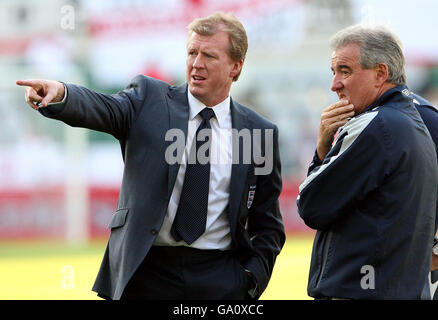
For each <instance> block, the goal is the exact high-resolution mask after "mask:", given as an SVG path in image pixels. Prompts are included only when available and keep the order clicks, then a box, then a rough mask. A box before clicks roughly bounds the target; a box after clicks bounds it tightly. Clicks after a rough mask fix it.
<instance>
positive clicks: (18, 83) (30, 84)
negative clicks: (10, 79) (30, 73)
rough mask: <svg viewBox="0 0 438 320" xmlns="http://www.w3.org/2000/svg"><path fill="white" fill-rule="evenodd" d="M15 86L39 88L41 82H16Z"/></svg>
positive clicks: (30, 80)
mask: <svg viewBox="0 0 438 320" xmlns="http://www.w3.org/2000/svg"><path fill="white" fill-rule="evenodd" d="M15 83H16V84H17V85H19V86H27V87H36V86H41V85H42V84H41V81H39V80H32V79H28V80H17V81H16V82H15Z"/></svg>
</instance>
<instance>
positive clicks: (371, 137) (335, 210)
mask: <svg viewBox="0 0 438 320" xmlns="http://www.w3.org/2000/svg"><path fill="white" fill-rule="evenodd" d="M387 137H388V135H387V134H385V133H384V130H383V124H382V123H381V120H380V118H379V117H378V116H377V112H370V113H367V114H363V115H362V116H360V117H358V118H357V119H353V120H350V122H349V123H347V125H345V126H344V128H343V129H342V130H341V131H340V133H339V135H338V136H337V138H336V140H335V142H334V145H333V147H332V149H331V150H330V152H329V153H328V154H327V156H326V158H325V159H324V160H323V162H322V163H321V164H320V165H319V166H317V167H315V168H314V169H313V171H311V172H310V173H309V175H308V176H307V178H306V179H305V180H304V182H303V183H302V184H301V185H300V192H299V195H298V198H297V206H298V213H299V215H300V216H301V218H302V219H303V220H304V222H305V223H306V224H307V225H308V226H309V227H310V228H313V229H318V230H325V229H328V228H329V227H330V226H331V225H332V224H333V223H335V222H336V221H337V220H338V219H340V218H341V217H342V216H344V215H345V214H348V212H349V211H350V209H351V207H352V206H354V205H355V203H357V201H359V200H361V199H363V198H364V197H365V196H366V195H367V193H369V192H371V191H372V190H374V189H375V188H377V187H378V186H379V185H380V184H381V183H382V181H383V179H384V178H385V176H386V175H388V174H389V171H390V166H391V164H390V154H389V142H388V141H387V140H386V138H387Z"/></svg>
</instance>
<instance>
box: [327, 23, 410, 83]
mask: <svg viewBox="0 0 438 320" xmlns="http://www.w3.org/2000/svg"><path fill="white" fill-rule="evenodd" d="M350 43H357V44H359V46H360V54H359V63H360V65H361V66H362V68H364V69H372V68H374V67H376V66H377V65H378V64H379V63H384V64H386V65H387V66H388V70H389V77H388V80H387V81H388V82H390V83H393V84H395V85H405V84H406V71H405V58H404V55H403V48H402V44H401V41H400V39H399V38H398V37H397V36H396V35H395V34H394V33H393V32H391V31H390V30H389V29H388V28H386V27H385V26H383V25H365V24H357V25H353V26H350V27H347V28H345V29H342V30H340V31H338V32H337V33H336V34H335V35H334V36H333V37H332V38H331V40H330V45H331V47H332V49H333V50H334V51H336V50H338V49H341V48H343V47H345V46H346V45H348V44H350Z"/></svg>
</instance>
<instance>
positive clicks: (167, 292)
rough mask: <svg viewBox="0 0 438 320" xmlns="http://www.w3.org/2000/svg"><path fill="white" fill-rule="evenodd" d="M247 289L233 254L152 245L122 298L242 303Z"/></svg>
mask: <svg viewBox="0 0 438 320" xmlns="http://www.w3.org/2000/svg"><path fill="white" fill-rule="evenodd" d="M248 286H249V277H248V275H247V274H246V272H245V269H244V268H243V266H242V265H241V264H240V263H239V261H238V260H237V259H236V257H235V256H234V255H233V253H232V251H221V250H199V249H195V248H190V247H185V246H179V247H161V246H153V247H152V248H151V249H150V250H149V252H148V254H147V255H146V258H145V259H144V260H143V262H142V263H141V265H140V267H139V268H138V269H137V271H136V272H135V273H134V275H133V276H132V278H131V279H130V280H129V282H128V284H127V286H126V288H125V290H124V292H123V295H122V297H121V299H122V300H124V299H131V300H132V299H148V300H152V299H156V300H186V299H189V300H204V299H207V300H223V299H226V300H240V299H244V298H246V297H247V292H248Z"/></svg>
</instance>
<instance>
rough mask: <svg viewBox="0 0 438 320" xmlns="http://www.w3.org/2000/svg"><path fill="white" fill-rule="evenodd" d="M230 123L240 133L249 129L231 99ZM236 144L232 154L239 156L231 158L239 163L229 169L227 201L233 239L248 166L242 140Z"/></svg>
mask: <svg viewBox="0 0 438 320" xmlns="http://www.w3.org/2000/svg"><path fill="white" fill-rule="evenodd" d="M230 108H231V122H232V127H233V129H236V130H237V131H238V132H240V131H241V130H242V129H250V128H249V126H248V122H247V117H246V115H245V114H244V112H243V110H242V108H240V107H239V105H238V104H237V103H235V102H233V100H232V99H231V105H230ZM234 143H237V144H238V147H237V145H233V153H234V150H239V151H238V152H239V154H238V155H235V154H233V158H234V157H235V156H238V158H236V159H239V161H238V162H237V163H233V165H232V167H231V181H230V199H229V219H230V228H231V234H232V235H233V237H234V234H235V229H236V223H237V221H238V216H239V205H240V202H241V200H242V194H243V191H244V187H245V183H246V176H247V172H248V168H249V164H247V163H243V154H242V153H243V150H244V146H243V140H242V139H239V140H238V141H234V139H233V144H234ZM233 162H234V161H233Z"/></svg>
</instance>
